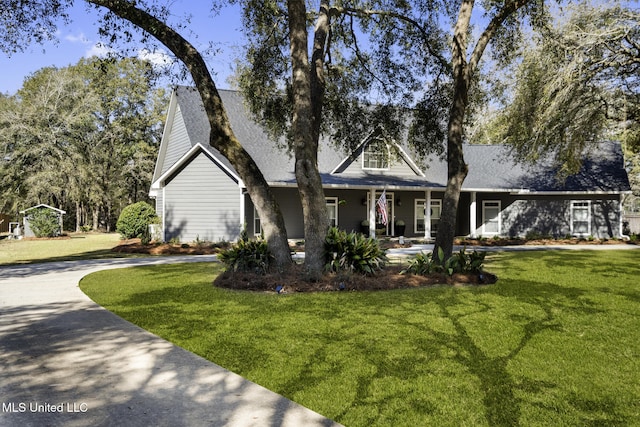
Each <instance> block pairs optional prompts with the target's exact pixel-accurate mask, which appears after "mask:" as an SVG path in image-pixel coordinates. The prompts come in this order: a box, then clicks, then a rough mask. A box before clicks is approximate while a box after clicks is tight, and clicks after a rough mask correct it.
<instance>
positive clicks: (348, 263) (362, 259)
mask: <svg viewBox="0 0 640 427" xmlns="http://www.w3.org/2000/svg"><path fill="white" fill-rule="evenodd" d="M386 261H387V257H386V256H385V253H384V250H383V249H382V248H380V245H379V243H378V241H377V240H376V239H372V238H370V237H365V236H364V235H362V234H360V233H353V232H352V233H347V232H346V231H343V230H339V229H338V228H336V227H332V228H330V229H329V231H328V232H327V237H326V240H325V268H326V270H327V271H333V272H339V271H347V272H353V273H361V274H374V273H375V272H376V271H378V270H380V269H382V268H383V267H384V265H385V263H386Z"/></svg>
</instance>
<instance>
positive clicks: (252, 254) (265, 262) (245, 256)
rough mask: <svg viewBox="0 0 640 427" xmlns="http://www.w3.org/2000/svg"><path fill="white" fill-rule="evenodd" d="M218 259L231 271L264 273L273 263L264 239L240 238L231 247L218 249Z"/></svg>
mask: <svg viewBox="0 0 640 427" xmlns="http://www.w3.org/2000/svg"><path fill="white" fill-rule="evenodd" d="M218 259H219V260H220V261H222V263H223V264H224V265H225V266H226V270H227V271H231V272H243V273H259V274H266V273H267V272H268V271H269V269H270V268H271V265H272V264H273V256H272V254H271V252H270V251H269V247H268V246H267V242H266V241H265V240H264V239H255V240H249V239H240V240H239V241H238V243H237V244H235V245H234V246H232V247H231V248H229V249H225V250H222V251H220V253H219V254H218Z"/></svg>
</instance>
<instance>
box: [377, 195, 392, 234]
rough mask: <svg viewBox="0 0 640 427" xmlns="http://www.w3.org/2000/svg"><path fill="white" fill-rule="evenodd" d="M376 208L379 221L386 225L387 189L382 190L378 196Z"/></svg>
mask: <svg viewBox="0 0 640 427" xmlns="http://www.w3.org/2000/svg"><path fill="white" fill-rule="evenodd" d="M376 208H377V209H378V213H379V214H380V219H381V220H382V221H381V222H382V223H383V224H384V225H387V223H388V222H389V214H388V212H387V190H384V191H382V194H381V195H380V198H379V199H378V201H377V202H376Z"/></svg>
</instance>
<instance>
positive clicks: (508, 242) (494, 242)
mask: <svg viewBox="0 0 640 427" xmlns="http://www.w3.org/2000/svg"><path fill="white" fill-rule="evenodd" d="M626 243H632V242H625V241H623V240H614V239H593V240H589V239H529V240H527V239H521V238H517V237H516V238H503V237H501V238H495V239H494V238H491V239H455V241H454V244H455V245H459V246H464V245H466V246H533V245H536V246H547V245H620V244H626Z"/></svg>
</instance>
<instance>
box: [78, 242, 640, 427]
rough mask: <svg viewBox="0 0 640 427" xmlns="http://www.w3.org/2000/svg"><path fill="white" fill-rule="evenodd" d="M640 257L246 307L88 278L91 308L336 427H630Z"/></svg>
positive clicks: (207, 292)
mask: <svg viewBox="0 0 640 427" xmlns="http://www.w3.org/2000/svg"><path fill="white" fill-rule="evenodd" d="M639 261H640V251H545V252H522V253H504V254H499V255H492V256H491V257H490V258H489V259H488V270H490V271H494V272H496V273H498V275H499V277H500V279H499V281H498V283H497V284H496V285H491V286H486V287H464V288H462V287H460V288H453V287H447V286H441V287H434V288H425V289H412V290H399V291H387V292H362V293H341V292H335V293H321V294H295V295H277V294H253V293H246V292H237V291H228V290H222V289H216V288H214V287H212V286H211V281H212V280H213V278H214V276H215V274H217V272H219V271H220V270H219V269H220V266H219V265H216V264H199V265H193V264H190V265H172V266H155V267H139V268H134V269H125V270H110V271H104V272H100V273H96V274H92V275H90V276H88V277H86V278H85V279H83V281H82V282H81V288H82V289H83V290H84V291H85V292H86V293H87V294H88V295H89V296H90V297H91V298H93V299H94V300H95V301H97V302H98V303H99V304H101V305H103V306H105V307H107V308H108V309H109V310H112V311H114V312H115V313H117V314H119V315H120V316H122V317H124V318H126V319H128V320H130V321H132V322H134V323H136V324H138V325H140V326H142V327H143V328H145V329H148V330H150V331H152V332H154V333H156V334H158V335H160V336H162V337H164V338H166V339H168V340H170V341H172V342H174V343H176V344H178V345H180V346H182V347H184V348H186V349H189V350H191V351H193V352H194V353H197V354H199V355H201V356H203V357H205V358H207V359H209V360H211V361H213V362H215V363H217V364H219V365H221V366H224V367H226V368H228V369H230V370H232V371H234V372H237V373H239V374H240V375H242V376H244V377H246V378H249V379H250V380H252V381H255V382H257V383H259V384H261V385H263V386H265V387H267V388H269V389H271V390H273V391H275V392H277V393H280V394H282V395H284V396H287V397H288V398H290V399H292V400H294V401H296V402H298V403H300V404H302V405H304V406H307V407H309V408H311V409H313V410H315V411H317V412H319V413H321V414H323V415H325V416H327V417H329V418H332V419H334V420H336V421H338V422H340V423H342V424H345V425H346V426H363V427H364V426H370V425H376V426H418V425H434V426H435V425H437V426H461V425H467V426H477V425H487V426H515V425H523V426H532V425H545V426H547V425H553V426H556V425H557V426H560V425H564V426H585V425H612V426H613V425H640V281H639V280H638V277H640V269H639Z"/></svg>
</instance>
